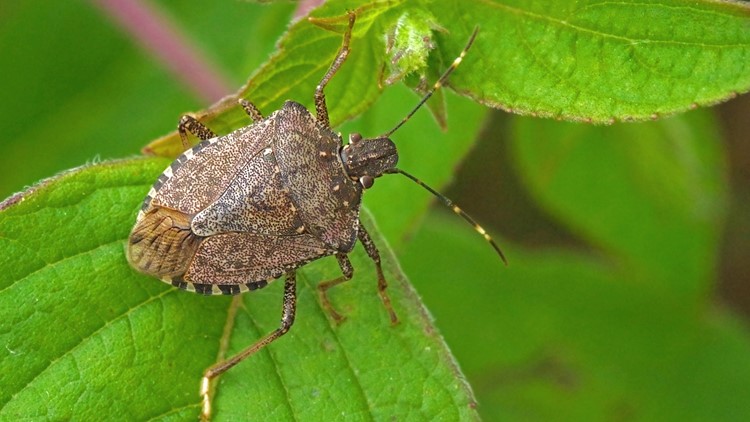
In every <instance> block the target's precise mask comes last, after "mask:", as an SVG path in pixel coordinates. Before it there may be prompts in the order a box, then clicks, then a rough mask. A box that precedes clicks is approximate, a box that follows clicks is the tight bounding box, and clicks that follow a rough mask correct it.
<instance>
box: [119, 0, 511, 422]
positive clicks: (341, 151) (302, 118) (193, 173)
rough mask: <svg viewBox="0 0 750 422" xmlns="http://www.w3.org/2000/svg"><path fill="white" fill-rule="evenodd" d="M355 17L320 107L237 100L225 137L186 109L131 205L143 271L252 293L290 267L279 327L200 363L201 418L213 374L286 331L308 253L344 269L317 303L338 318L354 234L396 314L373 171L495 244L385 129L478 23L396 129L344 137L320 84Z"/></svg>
mask: <svg viewBox="0 0 750 422" xmlns="http://www.w3.org/2000/svg"><path fill="white" fill-rule="evenodd" d="M354 21H355V16H354V14H353V13H349V22H348V23H349V25H348V28H347V30H346V32H345V33H344V36H343V42H342V45H341V49H340V50H339V51H338V54H337V55H336V57H335V59H334V60H333V62H332V64H331V66H330V68H329V69H328V71H327V72H326V74H325V75H324V76H323V78H322V79H321V81H320V83H319V84H318V86H317V88H316V90H315V93H314V100H315V115H313V114H312V113H311V112H310V111H308V110H307V109H306V108H305V107H304V106H302V105H301V104H299V103H296V102H294V101H287V102H285V103H284V104H283V106H282V107H281V109H279V110H277V111H274V112H273V113H271V114H270V115H268V116H267V117H263V115H262V114H261V112H260V110H259V109H258V108H257V107H256V106H255V105H253V104H252V103H251V102H249V101H246V100H244V99H243V100H240V102H239V105H240V106H241V107H242V108H243V109H244V110H245V112H246V113H247V115H248V116H249V117H250V118H251V119H252V120H253V124H250V125H248V126H245V127H241V128H239V129H237V130H235V131H233V132H231V133H228V134H226V135H221V136H217V135H216V134H214V132H213V131H212V130H211V129H209V128H208V127H206V126H205V125H204V124H203V123H201V122H200V121H198V120H197V119H195V118H193V117H190V116H186V117H183V118H182V119H181V120H180V122H179V125H178V127H177V129H178V131H179V134H180V138H181V140H182V142H183V144H184V145H185V148H186V150H185V152H183V153H182V154H181V155H180V156H179V157H177V159H176V160H175V161H174V162H173V163H172V164H171V165H170V166H169V167H167V168H166V169H165V170H164V172H163V173H162V174H161V175H160V176H159V178H158V179H157V180H156V182H155V183H154V185H153V187H152V188H151V190H150V191H149V192H148V195H147V196H146V198H145V200H144V201H143V204H142V206H141V210H140V212H139V213H138V217H137V219H136V223H135V226H134V227H133V230H132V232H131V234H130V237H129V241H128V245H127V258H128V261H129V262H130V264H131V266H133V267H134V268H135V269H136V270H138V271H140V272H142V273H145V274H148V275H151V276H153V277H156V278H159V279H161V280H163V281H165V282H167V283H170V284H171V285H173V286H175V287H178V288H180V289H184V290H188V291H191V292H195V293H199V294H203V295H215V294H222V295H235V294H239V293H243V292H248V291H251V290H256V289H260V288H263V287H265V286H266V285H267V284H268V283H270V282H272V281H274V280H276V279H278V278H281V277H282V276H285V282H284V298H283V303H282V312H281V324H280V326H279V327H278V328H277V329H276V330H274V331H273V332H271V333H270V334H268V335H266V336H265V337H263V338H262V339H260V340H258V341H257V342H255V343H254V344H252V345H250V346H249V347H247V348H245V349H244V350H242V351H241V352H240V353H238V354H237V355H235V356H232V357H230V358H229V359H227V360H223V361H221V362H218V363H217V364H215V365H213V366H211V367H210V368H208V369H207V370H206V372H205V373H204V376H203V378H202V379H201V383H200V396H201V399H202V403H203V406H202V411H201V418H202V419H205V420H207V419H209V418H210V416H211V407H212V403H211V397H212V395H213V394H212V381H213V380H214V379H215V378H216V377H218V376H220V375H221V374H222V373H224V372H226V371H227V370H229V369H230V368H232V367H234V366H235V365H237V364H238V363H240V362H242V361H243V360H245V359H246V358H247V357H249V356H251V355H253V354H254V353H256V352H257V351H259V350H261V349H262V348H264V347H265V346H267V345H268V344H270V343H272V342H273V341H275V340H276V339H278V338H279V337H281V336H283V335H284V334H286V333H287V332H288V331H289V329H291V327H292V325H293V323H294V318H295V312H296V305H297V297H296V271H297V270H298V269H299V268H301V267H303V266H305V265H306V264H308V263H310V262H311V261H315V260H317V259H320V258H323V257H327V256H331V255H332V256H334V257H335V258H336V260H337V262H338V264H339V266H340V267H341V271H342V274H343V275H342V276H341V277H338V278H335V279H333V280H330V281H324V282H322V283H320V284H319V286H318V293H319V297H320V301H321V303H322V305H323V307H324V308H325V309H326V310H327V312H328V314H329V315H330V316H331V318H332V319H333V320H334V321H335V322H336V323H340V322H342V321H343V320H344V316H343V315H341V314H340V313H339V312H337V311H336V310H335V309H334V307H333V306H332V304H331V301H330V300H329V298H328V291H329V290H330V289H331V288H332V287H334V286H337V285H339V284H341V283H344V282H346V281H348V280H351V279H352V277H353V275H354V268H353V267H352V265H351V262H350V261H349V258H348V254H349V253H351V251H352V249H353V248H354V246H355V243H356V242H357V240H359V241H360V242H361V243H362V245H363V246H364V248H365V251H366V252H367V255H368V257H369V258H370V259H371V260H372V262H373V263H374V265H375V270H376V272H377V279H378V286H377V288H378V293H379V295H380V298H381V300H382V302H383V305H384V306H385V308H386V311H387V312H388V315H389V318H390V321H391V323H392V324H396V323H397V322H398V317H397V315H396V312H395V311H394V310H393V306H392V304H391V299H390V297H389V296H388V293H387V286H388V285H387V282H386V279H385V277H384V275H383V269H382V266H381V260H380V254H379V252H378V249H377V247H376V245H375V243H374V242H373V241H372V239H371V238H370V235H369V234H368V233H367V230H366V229H365V228H364V227H363V225H362V223H361V221H360V206H361V202H362V194H363V192H364V191H365V190H366V189H369V188H371V187H372V186H373V184H374V181H375V179H376V178H378V177H380V176H382V175H384V174H390V173H402V174H404V175H406V176H407V177H409V178H411V179H413V180H414V181H416V182H417V183H418V184H420V185H421V186H423V187H425V188H426V189H428V190H430V191H431V192H433V193H435V194H436V195H438V197H440V198H441V200H443V202H444V203H446V204H449V205H450V206H451V209H453V210H454V211H455V212H456V213H458V214H459V215H461V216H462V217H464V218H465V219H467V220H468V221H469V222H471V223H472V224H473V225H474V226H475V228H476V229H477V230H478V231H479V232H480V233H482V234H483V235H484V237H485V238H486V239H487V240H488V241H489V242H490V243H491V244H492V245H493V246H494V247H495V248H496V249H497V251H498V252H499V251H500V250H499V248H497V245H495V243H494V242H493V241H492V239H491V238H490V237H489V236H488V235H486V232H484V229H482V228H481V227H480V226H478V225H477V224H476V223H474V222H473V220H471V219H470V218H469V217H468V216H467V215H466V214H465V213H463V211H461V210H460V209H459V208H458V207H456V206H455V205H453V204H452V203H450V201H448V200H447V198H444V197H442V196H440V195H439V194H437V193H436V192H435V191H434V190H432V189H430V188H429V187H427V185H425V184H424V183H423V182H421V181H419V180H417V179H416V178H414V177H413V176H411V175H408V174H407V173H405V172H403V171H401V170H400V169H397V168H396V164H397V163H398V152H397V150H396V145H395V144H394V143H393V141H392V140H391V139H390V135H391V134H393V133H394V132H395V130H396V129H398V128H399V127H400V126H401V125H402V124H404V123H405V122H406V121H407V120H408V119H409V117H411V115H413V114H414V113H415V112H416V110H417V109H418V108H419V107H420V106H421V105H422V104H424V102H425V101H426V100H427V98H429V96H430V95H432V93H433V92H434V91H435V90H437V89H439V88H440V87H441V86H442V85H443V84H444V83H445V82H446V81H447V78H448V75H450V73H451V72H452V71H453V70H455V69H456V67H457V66H458V64H459V63H460V62H461V59H462V58H463V57H464V55H465V53H466V50H467V49H468V48H469V46H470V45H471V42H472V41H473V40H474V37H475V35H476V31H475V32H474V34H473V35H472V37H471V39H470V41H469V43H468V44H467V46H466V47H465V49H464V51H462V52H461V54H460V56H459V57H458V58H456V60H455V61H454V62H453V64H452V65H451V67H450V68H449V69H448V70H446V72H445V73H444V74H443V75H442V76H441V77H440V79H439V80H438V81H437V82H436V83H435V84H434V86H433V87H432V89H431V90H430V92H428V94H427V95H426V96H425V97H424V98H423V99H422V100H421V101H420V102H419V104H418V105H417V107H415V108H414V109H413V110H412V111H411V112H410V113H409V114H408V115H407V117H405V118H404V119H403V120H402V121H401V122H400V123H399V124H398V125H397V126H396V127H395V128H393V129H392V130H391V131H389V132H388V133H387V134H386V135H383V136H380V137H376V138H372V139H364V138H363V137H362V136H361V135H359V134H356V133H355V134H352V135H350V136H349V142H348V143H346V144H345V145H344V142H343V139H342V138H341V135H338V134H336V133H334V132H333V130H332V129H331V127H330V123H329V118H328V107H327V105H326V98H325V93H324V92H325V88H326V86H327V85H328V82H329V81H330V80H331V78H333V76H334V75H335V74H336V72H337V71H338V70H339V68H340V67H341V66H342V65H343V63H344V61H345V60H346V57H347V55H348V53H349V44H350V41H351V34H352V28H353V26H354ZM189 133H192V134H193V135H195V136H197V137H198V138H199V139H200V140H201V141H200V142H199V143H198V144H197V145H195V146H193V147H192V148H187V147H188V145H189V142H188V134H189ZM446 201H448V202H446Z"/></svg>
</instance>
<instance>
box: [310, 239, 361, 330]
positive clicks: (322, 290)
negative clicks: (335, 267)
mask: <svg viewBox="0 0 750 422" xmlns="http://www.w3.org/2000/svg"><path fill="white" fill-rule="evenodd" d="M336 260H337V261H338V262H339V267H341V272H343V273H344V275H342V276H341V277H339V278H335V279H333V280H328V281H324V282H322V283H320V284H318V294H319V295H320V302H321V303H322V304H323V308H325V310H326V311H327V312H328V313H329V314H330V315H331V318H333V319H334V321H336V323H337V324H341V323H342V322H343V321H344V319H346V318H345V317H344V316H342V315H341V314H340V313H338V312H336V310H335V309H333V305H331V301H330V300H328V289H330V288H331V287H333V286H338V285H339V284H341V283H343V282H345V281H349V280H351V279H352V277H353V276H354V267H352V263H351V262H350V261H349V258H348V257H347V256H346V254H343V253H337V254H336Z"/></svg>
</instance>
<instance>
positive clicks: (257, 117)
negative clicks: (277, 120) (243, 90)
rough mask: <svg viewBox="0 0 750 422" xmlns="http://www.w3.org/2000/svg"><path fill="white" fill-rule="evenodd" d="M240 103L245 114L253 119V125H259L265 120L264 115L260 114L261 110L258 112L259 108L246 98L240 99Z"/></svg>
mask: <svg viewBox="0 0 750 422" xmlns="http://www.w3.org/2000/svg"><path fill="white" fill-rule="evenodd" d="M238 102H239V103H240V105H241V106H242V109H243V110H245V113H247V115H248V116H250V118H251V119H253V123H258V122H259V121H261V120H263V115H262V114H261V113H260V110H258V107H255V104H253V103H251V102H250V101H248V100H246V99H244V98H240V99H239V101H238Z"/></svg>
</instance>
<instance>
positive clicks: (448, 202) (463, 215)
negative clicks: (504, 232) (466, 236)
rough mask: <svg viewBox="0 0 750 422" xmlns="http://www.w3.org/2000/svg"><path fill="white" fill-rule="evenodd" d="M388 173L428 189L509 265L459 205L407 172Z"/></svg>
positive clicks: (494, 244)
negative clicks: (395, 174) (396, 174)
mask: <svg viewBox="0 0 750 422" xmlns="http://www.w3.org/2000/svg"><path fill="white" fill-rule="evenodd" d="M388 173H400V174H403V175H404V176H406V177H408V178H409V179H411V180H412V181H414V182H415V183H416V184H418V185H419V186H422V187H423V188H425V189H427V190H428V191H429V192H430V193H431V194H433V195H434V196H435V197H436V198H437V199H439V200H440V202H442V203H443V205H445V206H446V207H448V208H450V209H451V210H452V211H453V212H454V213H456V214H458V215H460V216H461V218H463V219H464V220H466V221H467V222H468V223H469V224H471V225H472V226H473V227H474V230H476V231H477V233H479V234H480V235H482V237H484V239H485V240H486V241H488V242H489V243H490V245H492V248H493V249H495V252H497V254H498V255H500V259H502V260H503V263H505V265H508V260H507V259H505V255H504V254H503V251H501V250H500V247H499V246H497V243H495V241H494V240H492V237H490V235H489V234H487V231H486V230H484V228H483V227H482V226H480V225H479V223H477V222H476V220H474V219H473V218H471V216H470V215H469V214H467V213H466V212H465V211H464V210H462V209H461V208H459V207H458V205H456V204H454V203H453V201H451V200H450V199H449V198H448V197H447V196H445V195H443V194H442V193H440V192H438V191H436V190H435V189H433V188H431V187H429V186H428V185H427V184H426V183H425V182H423V181H421V180H419V179H417V178H416V177H414V176H412V175H411V174H409V173H407V172H405V171H403V170H401V169H398V168H394V169H391V170H389V171H388Z"/></svg>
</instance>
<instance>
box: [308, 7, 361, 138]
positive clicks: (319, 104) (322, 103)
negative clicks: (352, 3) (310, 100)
mask: <svg viewBox="0 0 750 422" xmlns="http://www.w3.org/2000/svg"><path fill="white" fill-rule="evenodd" d="M354 19H355V15H354V13H352V12H349V27H348V28H347V29H346V32H345V33H344V42H343V43H342V44H341V50H339V53H338V54H337V55H336V58H335V59H334V60H333V63H331V67H330V68H328V72H326V74H325V75H324V76H323V79H321V80H320V83H319V84H318V86H317V87H316V88H315V113H316V115H317V117H318V122H320V123H321V124H322V125H323V126H325V127H328V128H330V127H331V123H330V121H329V120H328V107H327V106H326V95H325V93H323V90H324V89H325V87H326V85H328V82H329V81H330V80H331V78H332V77H333V75H335V74H336V72H337V71H338V70H339V68H340V67H341V65H342V64H343V63H344V60H346V56H348V55H349V41H350V40H351V38H352V28H354Z"/></svg>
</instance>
